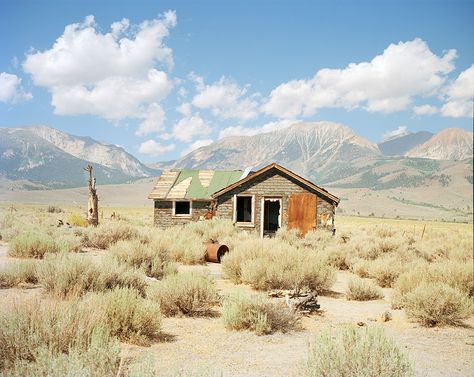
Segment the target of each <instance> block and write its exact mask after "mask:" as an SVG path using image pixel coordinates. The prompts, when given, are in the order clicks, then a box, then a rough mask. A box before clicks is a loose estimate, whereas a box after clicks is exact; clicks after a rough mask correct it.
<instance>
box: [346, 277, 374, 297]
mask: <svg viewBox="0 0 474 377" xmlns="http://www.w3.org/2000/svg"><path fill="white" fill-rule="evenodd" d="M346 298H347V299H348V300H354V301H369V300H378V299H381V298H383V292H382V290H381V289H380V288H379V287H377V286H376V285H375V284H374V283H372V282H371V281H368V280H363V279H360V278H352V279H350V280H349V283H348V285H347V289H346Z"/></svg>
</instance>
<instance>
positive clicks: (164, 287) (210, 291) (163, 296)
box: [148, 272, 218, 316]
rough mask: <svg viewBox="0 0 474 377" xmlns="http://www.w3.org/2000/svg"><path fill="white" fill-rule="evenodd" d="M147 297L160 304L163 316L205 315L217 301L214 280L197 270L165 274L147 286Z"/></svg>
mask: <svg viewBox="0 0 474 377" xmlns="http://www.w3.org/2000/svg"><path fill="white" fill-rule="evenodd" d="M148 297H150V298H151V299H152V300H154V301H156V302H158V303H159V304H160V307H161V311H162V313H163V315H165V316H176V315H185V316H196V315H206V314H208V313H210V311H211V309H212V307H213V306H214V305H215V304H216V302H217V301H218V295H217V290H216V287H215V283H214V281H213V280H211V279H210V278H209V276H207V275H204V274H202V273H197V272H183V273H179V274H173V275H170V276H167V277H166V278H165V279H163V280H162V281H161V282H158V283H156V284H154V285H153V286H151V287H150V288H149V291H148Z"/></svg>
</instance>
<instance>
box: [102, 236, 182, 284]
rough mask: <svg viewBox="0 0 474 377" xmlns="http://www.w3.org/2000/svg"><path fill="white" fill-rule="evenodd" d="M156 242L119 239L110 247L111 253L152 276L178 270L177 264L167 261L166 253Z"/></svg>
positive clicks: (121, 260)
mask: <svg viewBox="0 0 474 377" xmlns="http://www.w3.org/2000/svg"><path fill="white" fill-rule="evenodd" d="M154 246H156V245H155V244H151V245H150V244H148V245H147V244H143V243H141V242H140V241H139V240H130V241H118V242H117V243H116V244H114V245H112V246H111V247H110V254H111V255H112V256H113V257H114V258H115V259H116V260H117V261H119V262H121V263H126V264H128V265H129V266H131V267H134V268H139V269H142V270H143V271H145V274H146V275H147V276H150V277H154V278H157V279H161V278H162V277H163V275H165V274H166V273H170V272H175V271H176V266H175V265H174V264H173V263H171V262H168V261H166V260H165V259H164V258H165V256H164V255H163V254H164V253H163V252H162V251H161V250H160V249H157V248H156V247H154Z"/></svg>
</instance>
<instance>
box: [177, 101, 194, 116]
mask: <svg viewBox="0 0 474 377" xmlns="http://www.w3.org/2000/svg"><path fill="white" fill-rule="evenodd" d="M191 110H192V109H191V104H190V103H187V102H186V103H182V104H181V105H179V106H178V107H177V108H176V111H177V112H179V113H181V114H183V115H184V116H189V115H191Z"/></svg>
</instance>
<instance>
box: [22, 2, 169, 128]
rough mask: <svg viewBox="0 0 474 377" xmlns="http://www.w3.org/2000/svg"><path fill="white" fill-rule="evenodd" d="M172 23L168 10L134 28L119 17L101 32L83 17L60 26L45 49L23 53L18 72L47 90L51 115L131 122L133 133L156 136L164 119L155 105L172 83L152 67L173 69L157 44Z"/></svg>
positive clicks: (164, 48)
mask: <svg viewBox="0 0 474 377" xmlns="http://www.w3.org/2000/svg"><path fill="white" fill-rule="evenodd" d="M175 25H176V14H175V12H172V11H168V12H166V13H164V14H163V15H162V16H161V17H159V18H157V19H154V20H149V21H144V22H142V23H140V24H139V25H134V26H131V25H130V23H129V21H128V20H127V19H122V20H121V21H119V22H114V23H113V24H112V25H111V28H110V32H108V33H101V32H100V30H99V28H98V27H97V25H96V24H95V21H94V17H93V16H88V17H86V18H85V20H84V22H82V23H76V24H71V25H68V26H66V28H65V30H64V33H63V34H62V35H61V36H60V37H59V38H58V39H57V40H56V42H55V43H54V45H53V46H52V47H51V48H50V49H48V50H45V51H42V52H41V51H34V52H31V53H29V54H28V55H27V56H26V59H25V61H24V62H23V69H24V70H25V72H27V73H30V74H31V76H32V79H33V82H34V83H35V84H36V85H39V86H43V87H46V88H47V89H48V90H49V91H50V92H51V94H52V105H53V106H54V109H55V113H56V114H62V115H79V114H91V115H98V116H100V117H103V118H105V119H108V120H114V121H117V120H122V119H125V118H137V119H142V124H141V126H140V129H139V130H138V131H137V132H138V133H139V134H145V133H149V132H156V131H157V130H160V127H161V124H160V123H159V122H160V120H161V121H162V120H163V118H164V116H162V115H161V113H160V110H161V108H160V107H159V103H160V101H161V100H162V99H163V98H165V97H166V96H167V95H168V93H169V91H170V90H171V88H172V85H173V84H172V81H171V80H170V79H169V78H168V75H167V74H166V73H165V72H164V71H163V70H162V69H158V66H163V67H167V68H168V69H170V68H171V67H172V66H173V57H172V50H171V49H170V48H169V47H168V46H166V45H165V44H164V43H163V40H164V38H166V37H167V36H168V35H169V31H170V29H171V28H172V27H174V26H175ZM154 121H158V123H157V124H155V125H153V124H152V123H153V122H154Z"/></svg>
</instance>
